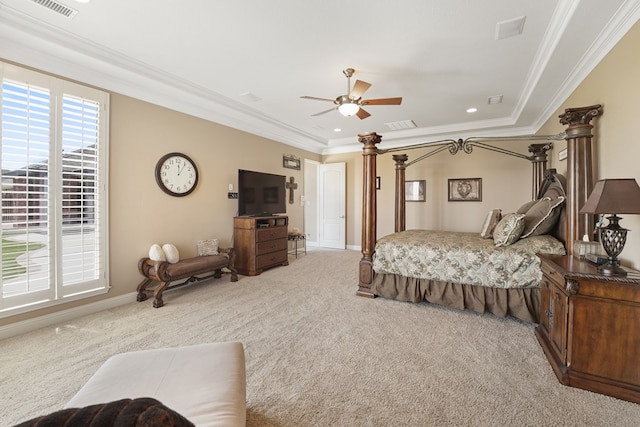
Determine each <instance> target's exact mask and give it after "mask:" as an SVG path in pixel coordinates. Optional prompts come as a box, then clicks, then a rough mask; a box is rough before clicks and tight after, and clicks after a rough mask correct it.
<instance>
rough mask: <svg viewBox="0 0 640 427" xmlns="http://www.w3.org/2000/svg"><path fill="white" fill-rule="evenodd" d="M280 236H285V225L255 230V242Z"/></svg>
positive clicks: (279, 237) (280, 237)
mask: <svg viewBox="0 0 640 427" xmlns="http://www.w3.org/2000/svg"><path fill="white" fill-rule="evenodd" d="M282 238H284V239H286V238H287V227H271V228H264V229H259V230H256V242H264V241H267V240H274V239H282Z"/></svg>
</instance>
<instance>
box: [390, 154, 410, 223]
mask: <svg viewBox="0 0 640 427" xmlns="http://www.w3.org/2000/svg"><path fill="white" fill-rule="evenodd" d="M392 157H393V160H394V161H395V162H396V228H395V231H396V233H397V232H399V231H404V230H405V228H406V227H407V215H406V209H405V201H406V200H405V188H404V181H405V170H406V168H407V167H406V166H405V162H406V161H407V160H409V156H407V155H406V154H394V155H393V156H392Z"/></svg>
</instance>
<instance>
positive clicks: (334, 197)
mask: <svg viewBox="0 0 640 427" xmlns="http://www.w3.org/2000/svg"><path fill="white" fill-rule="evenodd" d="M345 170H346V164H345V163H328V164H324V165H320V168H319V169H318V171H319V177H318V194H319V195H320V197H319V199H320V200H319V203H318V208H319V209H318V210H319V215H318V219H319V222H320V230H319V236H318V237H319V242H318V244H319V246H321V247H325V248H335V249H344V248H345V246H346V245H345V241H346V232H345V229H346V227H345V204H346V200H345V194H346V191H345V189H346V177H345Z"/></svg>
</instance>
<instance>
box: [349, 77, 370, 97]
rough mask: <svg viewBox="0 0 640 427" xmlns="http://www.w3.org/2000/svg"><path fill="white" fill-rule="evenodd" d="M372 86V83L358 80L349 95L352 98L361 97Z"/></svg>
mask: <svg viewBox="0 0 640 427" xmlns="http://www.w3.org/2000/svg"><path fill="white" fill-rule="evenodd" d="M370 87H371V83H367V82H363V81H362V80H356V83H355V84H354V85H353V89H351V92H350V93H349V97H350V98H351V99H358V98H361V97H362V95H363V94H364V93H365V92H366V91H367V89H369V88H370Z"/></svg>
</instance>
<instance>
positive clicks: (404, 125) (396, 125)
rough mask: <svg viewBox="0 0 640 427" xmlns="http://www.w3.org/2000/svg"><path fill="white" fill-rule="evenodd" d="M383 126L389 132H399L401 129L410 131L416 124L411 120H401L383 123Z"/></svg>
mask: <svg viewBox="0 0 640 427" xmlns="http://www.w3.org/2000/svg"><path fill="white" fill-rule="evenodd" d="M385 126H386V127H388V128H389V129H391V130H401V129H411V128H414V127H416V124H415V123H414V121H413V120H402V121H399V122H389V123H385Z"/></svg>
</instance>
